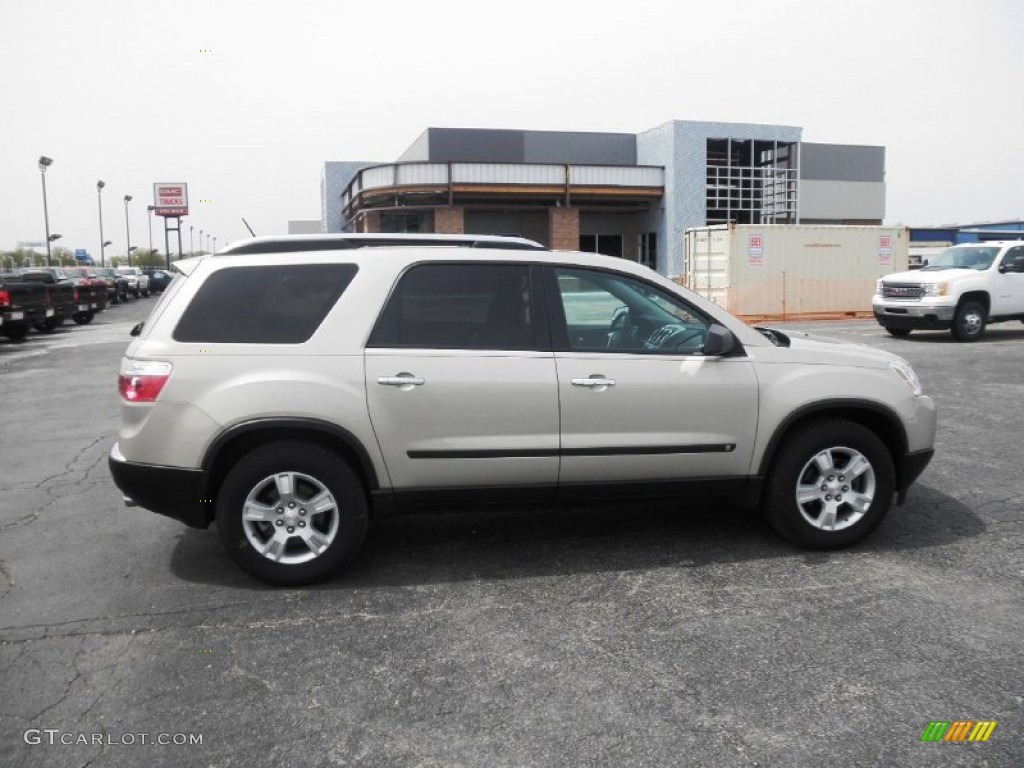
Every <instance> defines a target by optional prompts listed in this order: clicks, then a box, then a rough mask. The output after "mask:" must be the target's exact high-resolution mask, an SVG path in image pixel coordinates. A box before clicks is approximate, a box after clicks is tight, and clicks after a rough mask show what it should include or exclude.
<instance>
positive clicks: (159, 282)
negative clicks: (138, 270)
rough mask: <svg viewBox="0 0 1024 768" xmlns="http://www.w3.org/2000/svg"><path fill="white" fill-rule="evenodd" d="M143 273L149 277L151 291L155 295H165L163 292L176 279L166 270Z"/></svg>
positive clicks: (147, 270) (146, 270) (148, 270)
mask: <svg viewBox="0 0 1024 768" xmlns="http://www.w3.org/2000/svg"><path fill="white" fill-rule="evenodd" d="M142 271H143V272H145V273H146V276H147V277H149V290H150V291H152V292H153V293H163V290H164V289H165V288H166V287H167V286H168V285H170V283H171V280H173V279H174V275H172V274H171V273H170V272H168V271H167V270H165V269H144V270H142Z"/></svg>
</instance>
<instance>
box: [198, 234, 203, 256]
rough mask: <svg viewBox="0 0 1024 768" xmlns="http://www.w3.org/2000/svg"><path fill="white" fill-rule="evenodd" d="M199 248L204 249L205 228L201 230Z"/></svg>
mask: <svg viewBox="0 0 1024 768" xmlns="http://www.w3.org/2000/svg"><path fill="white" fill-rule="evenodd" d="M199 250H200V251H201V250H203V230H201V229H200V230H199Z"/></svg>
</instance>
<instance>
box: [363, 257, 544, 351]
mask: <svg viewBox="0 0 1024 768" xmlns="http://www.w3.org/2000/svg"><path fill="white" fill-rule="evenodd" d="M368 346H370V347H420V348H429V349H535V348H536V341H535V338H534V321H533V307H532V303H531V295H530V268H529V267H528V266H526V265H514V264H421V265H419V266H416V267H413V268H412V269H410V270H409V271H408V272H406V273H405V274H404V275H403V276H402V278H401V280H400V281H399V283H398V287H397V288H395V291H394V293H392V295H391V298H390V299H389V300H388V305H387V307H386V308H385V310H384V312H383V314H382V315H381V317H380V320H378V321H377V327H376V328H375V329H374V332H373V335H372V336H371V337H370V342H369V344H368Z"/></svg>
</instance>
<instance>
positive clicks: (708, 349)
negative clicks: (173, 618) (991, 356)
mask: <svg viewBox="0 0 1024 768" xmlns="http://www.w3.org/2000/svg"><path fill="white" fill-rule="evenodd" d="M389 238H390V241H391V244H386V242H387V241H383V240H380V241H377V242H376V243H375V242H374V240H373V239H372V238H369V239H368V238H365V237H363V236H328V237H320V238H308V237H307V238H257V239H254V240H250V241H245V242H242V243H240V244H235V245H233V246H231V247H229V248H228V249H226V250H225V251H222V252H221V253H219V254H217V255H213V256H204V257H199V258H195V259H189V260H185V261H180V262H177V263H176V265H175V266H176V269H177V270H178V271H180V272H182V273H183V274H184V275H185V277H183V278H182V279H180V280H178V281H176V282H175V283H174V286H173V287H172V288H171V289H170V290H169V291H168V292H167V293H166V294H165V296H164V297H163V298H162V299H161V302H160V304H159V305H158V307H157V308H156V309H155V310H154V313H153V314H151V315H150V318H149V320H147V321H146V322H145V323H144V324H141V325H140V326H137V327H136V329H135V331H133V333H135V334H136V335H137V338H136V339H135V340H134V341H133V342H132V344H131V345H130V346H129V348H128V350H127V352H126V355H125V357H124V359H123V361H122V364H121V370H120V375H119V389H120V394H121V428H120V431H119V432H118V436H117V442H116V444H115V445H114V446H113V448H112V450H111V454H110V460H109V465H110V470H111V473H112V475H113V478H114V481H115V482H116V484H117V485H118V487H119V488H120V489H121V490H122V492H123V493H124V494H125V497H126V501H127V502H128V503H129V504H138V505H141V506H142V507H145V508H147V509H150V510H153V511H155V512H158V513H161V514H164V515H168V516H170V517H173V518H176V519H178V520H180V521H182V522H184V523H186V524H188V525H191V526H195V527H200V528H202V527H205V526H208V525H209V524H210V522H212V521H213V520H214V519H216V521H217V523H218V530H219V534H220V537H221V540H222V543H223V544H224V546H225V549H226V550H227V552H228V554H229V555H230V557H231V558H233V559H234V560H235V562H236V563H237V564H238V565H239V566H240V567H242V568H243V569H245V570H246V571H248V572H249V573H250V574H252V575H254V576H256V577H257V578H260V579H263V580H265V581H268V582H271V583H276V584H300V583H307V582H310V581H316V580H319V579H323V578H327V577H328V576H330V575H331V574H332V573H334V572H335V570H336V569H337V568H338V567H340V566H343V565H345V564H347V563H349V562H351V561H352V559H353V558H354V557H355V554H356V552H357V551H358V550H359V548H360V546H361V544H362V541H363V535H364V532H365V530H366V526H367V518H368V517H369V516H379V517H380V516H385V515H388V514H391V513H394V512H396V511H401V510H408V509H415V508H419V507H423V506H437V505H442V506H445V507H448V508H450V507H451V505H453V504H460V503H462V504H470V505H473V506H474V507H475V506H477V505H479V504H482V503H485V502H508V501H509V500H512V499H515V500H519V501H532V502H553V501H558V500H569V499H572V500H585V499H607V498H622V499H629V500H632V499H635V498H639V497H647V496H658V495H665V494H670V495H674V496H676V497H680V498H688V497H701V498H717V499H721V500H724V501H731V502H734V503H737V504H747V505H760V506H761V507H762V508H763V510H764V512H765V514H766V515H767V517H768V520H769V521H770V522H771V524H772V525H773V526H774V527H775V529H776V530H777V531H778V532H779V533H780V534H781V535H782V536H784V537H785V538H787V539H789V540H790V541H792V542H794V543H796V544H798V545H801V546H804V547H809V548H813V549H833V548H838V547H843V546H848V545H850V544H853V543H854V542H857V541H859V540H861V539H863V538H864V537H865V536H867V535H868V534H869V533H870V532H871V531H872V530H873V529H874V528H875V527H876V526H877V525H878V524H879V523H880V522H881V521H882V519H883V517H884V516H885V515H886V513H887V512H888V510H889V507H890V505H891V503H892V501H893V498H894V497H895V498H896V500H897V501H898V502H902V501H903V499H904V496H905V494H906V492H907V489H908V487H909V486H910V485H911V483H913V482H914V480H915V479H916V478H917V477H918V475H919V474H920V473H921V471H922V470H923V469H924V467H925V466H926V465H927V464H928V462H929V460H930V459H931V456H932V452H933V448H934V440H935V423H936V417H935V406H934V404H933V402H932V400H931V399H930V398H929V397H927V396H925V395H924V394H923V393H922V390H921V385H920V383H919V382H918V379H917V376H916V375H915V373H914V371H913V369H912V368H911V367H910V366H909V365H908V364H907V363H906V361H904V360H903V359H901V358H899V357H897V356H896V355H893V354H890V353H888V352H885V351H882V350H878V349H871V348H869V347H866V346H861V345H848V344H840V343H835V342H830V341H824V340H822V341H818V340H815V339H814V338H812V337H809V336H806V335H804V334H799V335H790V334H786V333H782V332H781V331H777V330H764V331H759V330H757V329H754V328H750V327H749V326H747V325H746V324H744V323H743V322H742V321H740V320H738V319H736V318H734V317H733V316H731V315H729V314H728V313H727V312H725V311H723V310H722V309H721V308H720V307H719V306H718V305H716V304H714V303H712V302H710V301H707V300H705V299H703V298H701V297H700V296H698V295H696V294H694V293H692V292H690V291H688V290H687V289H685V288H682V287H680V286H679V285H677V284H675V283H673V282H672V281H670V280H668V279H666V278H663V277H661V276H659V275H657V274H656V273H654V272H652V271H651V270H650V269H648V268H646V267H644V266H642V265H639V264H636V263H633V262H630V261H626V260H623V259H617V258H612V257H607V256H599V255H596V254H586V253H571V252H551V251H547V250H544V249H540V248H539V247H538V248H531V247H525V246H523V245H522V242H523V241H520V240H510V241H507V245H504V247H503V243H502V242H501V241H500V240H499V239H495V238H491V239H488V241H487V246H486V247H483V248H482V247H479V246H478V245H476V243H477V241H478V240H479V238H476V239H475V238H472V237H471V236H465V237H464V238H462V240H459V239H453V238H451V237H449V238H443V239H441V238H439V239H438V241H437V243H436V244H437V245H441V246H444V247H433V246H431V245H430V244H429V243H430V242H431V241H430V239H429V238H424V237H423V236H422V235H417V236H414V237H413V239H412V240H411V242H415V243H417V244H416V245H402V244H401V238H398V237H395V236H393V235H392V236H389ZM396 241H397V243H398V244H395V242H396ZM382 242H384V243H385V244H383V245H381V243H382ZM424 243H426V244H424ZM375 244H377V245H378V246H379V247H376V248H369V247H364V246H370V245H375ZM460 245H462V246H467V247H459V246H460ZM472 246H476V247H472ZM371 251H372V252H371Z"/></svg>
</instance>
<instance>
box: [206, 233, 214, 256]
mask: <svg viewBox="0 0 1024 768" xmlns="http://www.w3.org/2000/svg"><path fill="white" fill-rule="evenodd" d="M210 237H211V235H210V233H209V232H207V233H206V252H207V253H213V251H211V250H210Z"/></svg>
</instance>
